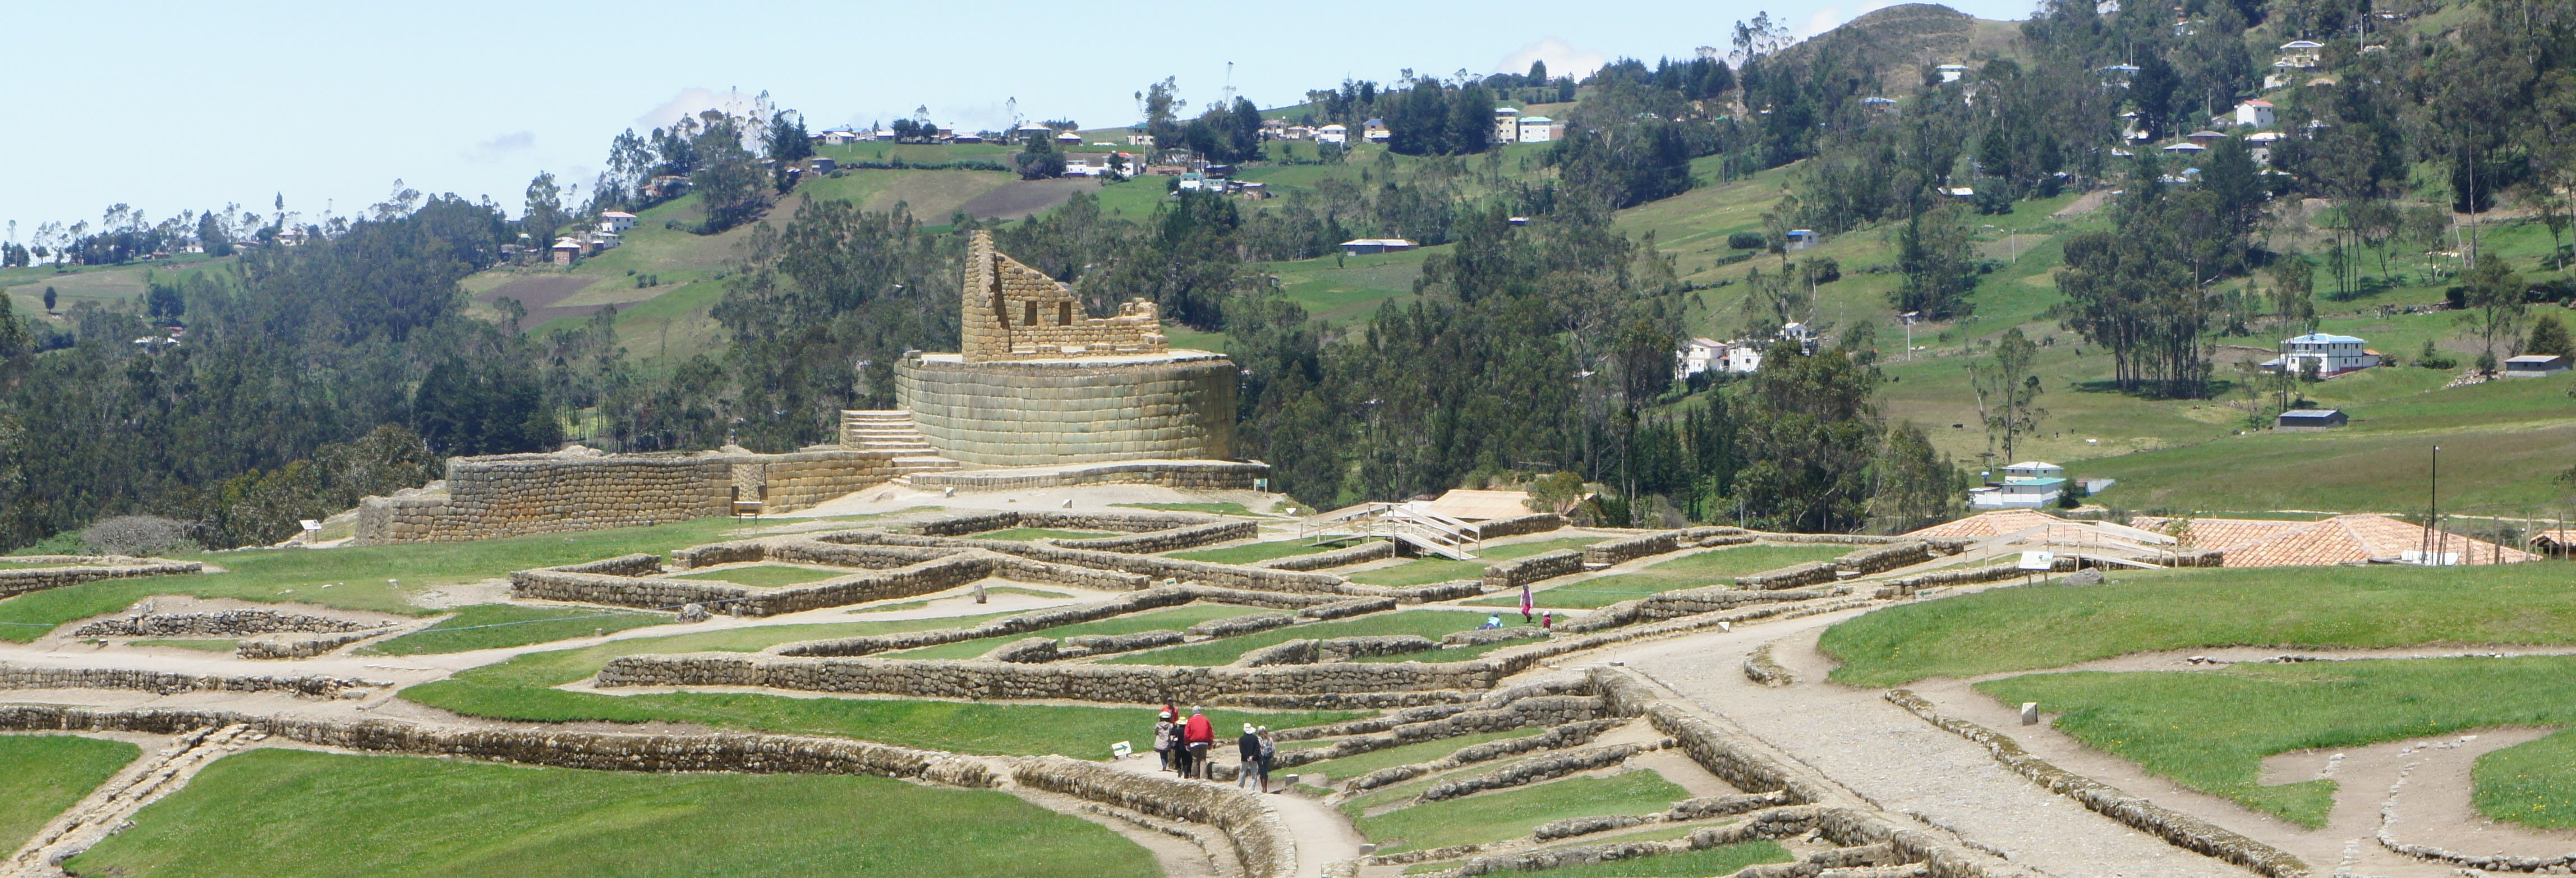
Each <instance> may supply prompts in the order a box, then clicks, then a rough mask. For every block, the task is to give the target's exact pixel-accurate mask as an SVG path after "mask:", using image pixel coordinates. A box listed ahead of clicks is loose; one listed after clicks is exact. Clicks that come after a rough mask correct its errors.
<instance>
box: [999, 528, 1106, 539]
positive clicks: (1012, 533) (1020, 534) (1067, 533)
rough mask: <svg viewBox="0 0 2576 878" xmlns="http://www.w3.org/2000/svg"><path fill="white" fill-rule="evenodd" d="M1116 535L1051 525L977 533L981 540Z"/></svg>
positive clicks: (1079, 537)
mask: <svg viewBox="0 0 2576 878" xmlns="http://www.w3.org/2000/svg"><path fill="white" fill-rule="evenodd" d="M1106 536H1116V534H1112V533H1110V532H1108V531H1105V530H1057V529H1055V528H1051V527H1010V528H1003V529H1001V530H995V531H985V532H983V533H979V534H976V535H975V538H976V539H979V540H1049V539H1052V540H1088V539H1095V538H1098V537H1106Z"/></svg>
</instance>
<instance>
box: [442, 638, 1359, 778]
mask: <svg viewBox="0 0 2576 878" xmlns="http://www.w3.org/2000/svg"><path fill="white" fill-rule="evenodd" d="M1000 616H1001V614H996V615H988V616H974V617H966V618H957V617H947V618H936V619H896V620H888V621H883V622H840V623H834V624H829V625H776V626H763V627H755V628H737V629H733V630H729V631H710V632H706V633H702V634H683V635H678V636H673V637H655V638H639V639H635V640H621V641H615V642H611V643H603V644H599V645H597V646H591V647H585V648H581V649H569V650H557V651H550V652H538V653H530V654H527V655H522V656H519V657H517V658H513V659H511V660H509V661H506V662H500V663H497V664H490V665H485V666H483V667H479V668H475V669H472V670H469V671H465V672H464V673H460V674H457V675H456V676H454V677H452V678H449V679H446V680H439V681H436V682H431V683H424V684H421V685H418V686H413V687H411V688H409V689H405V690H403V691H402V697H404V698H408V699H411V700H412V701H415V702H418V703H421V704H425V705H429V706H431V707H436V708H441V709H444V710H453V711H456V712H458V713H464V714H470V715H474V716H487V717H493V718H495V719H518V720H531V721H536V722H578V721H604V722H625V723H641V722H652V721H656V720H666V721H670V722H684V723H699V724H703V725H708V726H713V727H716V728H723V729H736V730H742V731H761V732H785V733H790V734H817V735H839V736H844V737H853V738H865V739H867V740H871V741H882V742H885V743H889V744H903V745H906V746H913V747H935V748H938V749H942V750H950V751H955V752H962V753H989V754H1000V755H1022V756H1033V755H1042V754H1047V753H1061V754H1064V755H1067V756H1077V757H1081V758H1085V759H1102V758H1107V756H1108V753H1109V745H1110V744H1112V743H1115V742H1118V741H1141V742H1146V743H1144V744H1142V745H1140V746H1139V749H1150V747H1151V742H1152V740H1153V732H1154V718H1153V715H1152V714H1151V713H1149V712H1146V711H1143V710H1138V709H1122V708H1108V707H1060V706H1051V705H1031V704H970V703H965V702H953V701H898V700H890V699H868V698H792V697H788V696H783V695H760V694H751V693H733V692H678V693H669V694H660V695H601V694H597V693H591V692H566V691H563V690H560V689H555V688H552V687H555V686H560V685H563V684H565V683H570V682H574V681H576V680H580V679H582V678H584V677H588V676H590V675H592V674H594V673H597V672H598V671H599V669H600V668H601V667H603V666H605V665H607V664H608V660H609V659H612V658H615V657H617V656H621V655H640V654H646V653H680V652H707V651H728V652H752V651H756V650H760V649H763V648H766V647H769V646H772V645H776V644H780V643H789V642H793V641H798V640H815V639H820V638H828V637H855V636H859V635H863V634H885V633H891V632H896V631H919V630H923V629H929V628H951V627H958V626H969V625H975V624H979V623H982V622H985V621H988V620H991V619H996V618H1000ZM1182 706H1183V707H1187V706H1188V705H1182ZM1364 715H1366V714H1363V713H1353V712H1337V711H1314V712H1303V713H1260V712H1253V711H1236V710H1216V711H1210V712H1209V713H1208V718H1209V719H1211V720H1214V721H1215V722H1216V723H1217V725H1218V727H1220V728H1226V727H1231V726H1239V725H1241V724H1243V723H1245V722H1255V723H1259V724H1261V725H1266V726H1270V727H1272V728H1280V729H1284V728H1292V727H1296V726H1309V725H1316V724H1319V723H1328V722H1339V721H1341V720H1346V719H1355V718H1358V717H1360V716H1364Z"/></svg>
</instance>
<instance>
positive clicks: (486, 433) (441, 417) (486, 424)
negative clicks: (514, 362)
mask: <svg viewBox="0 0 2576 878" xmlns="http://www.w3.org/2000/svg"><path fill="white" fill-rule="evenodd" d="M412 412H413V415H412V417H413V419H414V423H415V425H416V426H417V429H418V430H419V431H420V436H421V438H422V439H423V440H425V441H427V442H428V443H429V447H430V448H431V449H432V450H435V451H437V452H438V453H440V454H449V455H475V454H509V453H512V452H523V451H550V450H553V448H554V446H555V445H556V444H557V443H560V442H562V441H563V426H562V424H561V423H560V422H559V421H557V420H556V418H555V411H554V408H553V407H552V406H550V405H548V404H547V402H546V399H545V393H544V390H543V389H542V388H540V387H539V386H538V385H537V382H536V381H535V380H534V379H533V378H531V377H529V376H528V375H527V374H525V373H523V372H520V371H517V370H513V369H509V368H507V367H506V366H504V365H502V364H499V363H484V364H481V365H474V364H468V363H466V362H465V361H463V360H448V361H446V362H443V363H440V364H438V365H437V366H435V367H432V368H431V369H430V370H429V374H428V376H427V377H425V378H423V379H421V382H420V389H419V390H417V391H414V393H413V395H412Z"/></svg>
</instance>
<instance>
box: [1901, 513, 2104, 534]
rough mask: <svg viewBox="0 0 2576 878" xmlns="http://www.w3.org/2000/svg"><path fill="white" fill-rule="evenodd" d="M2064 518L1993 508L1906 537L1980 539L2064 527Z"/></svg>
mask: <svg viewBox="0 0 2576 878" xmlns="http://www.w3.org/2000/svg"><path fill="white" fill-rule="evenodd" d="M2065 523H2066V519H2063V518H2059V517H2057V516H2054V515H2050V514H2048V513H2045V512H2036V511H2033V510H2029V509H1997V510H1995V511H1993V512H1981V513H1978V514H1976V515H1971V516H1968V517H1966V518H1962V519H1959V520H1957V521H1951V522H1944V523H1941V524H1936V525H1933V526H1931V527H1927V528H1924V529H1922V530H1918V531H1914V532H1912V533H1908V534H1906V536H1909V537H1936V538H1940V537H1946V538H1950V539H1968V540H1974V539H1984V538H1986V537H1992V536H2001V535H2003V534H2008V533H2015V532H2019V531H2025V530H2029V529H2031V528H2034V527H2047V526H2050V525H2059V524H2065Z"/></svg>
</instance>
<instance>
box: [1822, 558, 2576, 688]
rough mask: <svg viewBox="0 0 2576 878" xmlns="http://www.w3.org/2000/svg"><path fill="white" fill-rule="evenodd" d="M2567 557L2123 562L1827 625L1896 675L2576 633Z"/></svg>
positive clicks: (1885, 680) (1849, 647) (1860, 669)
mask: <svg viewBox="0 0 2576 878" xmlns="http://www.w3.org/2000/svg"><path fill="white" fill-rule="evenodd" d="M2567 569H2568V568H2567V567H2565V566H2564V565H2559V564H2549V563H2534V564H2508V565H2502V566H2483V567H2448V568H2421V567H2399V566H2376V567H2296V568H2255V569H2246V568H2238V569H2214V570H2178V571H2174V572H2171V573H2160V574H2149V573H2120V574H2115V576H2116V577H2117V578H2118V579H2119V581H2118V582H2117V584H2114V585H2109V586H2099V587H2062V586H2034V587H2022V588H2002V589H1995V590H1991V591H1986V592H1980V593H1977V594H1972V595H1960V596H1957V597H1950V598H1944V599H1942V600H1938V601H1926V602H1923V603H1915V604H1903V605H1898V606H1893V607H1889V608H1886V609H1883V610H1879V611H1877V612H1874V613H1870V614H1868V615H1865V616H1862V617H1860V618H1857V619H1853V620H1851V621H1849V622H1844V623H1842V624H1839V625H1835V626H1834V627H1832V628H1830V629H1827V630H1826V631H1825V633H1824V636H1823V638H1822V639H1821V640H1820V641H1819V642H1818V644H1817V645H1818V647H1819V648H1821V649H1823V650H1824V651H1825V652H1826V654H1828V655H1831V656H1833V657H1834V658H1836V659H1838V660H1840V661H1841V662H1842V663H1843V665H1842V667H1839V668H1836V669H1834V672H1833V677H1834V679H1835V680H1837V681H1840V682H1843V683H1846V684H1850V685H1854V686H1898V685H1903V684H1905V683H1908V682H1912V681H1914V680H1919V679H1922V678H1925V677H1970V676H1976V675H1980V674H1992V673H1999V672H2007V671H2024V670H2036V669H2040V668H2054V667H2062V666H2065V665H2071V664H2076V663H2079V662H2085V661H2091V660H2094V659H2101V658H2110V657H2112V656H2118V655H2126V654H2128V653H2133V652H2150V651H2157V650H2168V649H2191V648H2197V647H2210V646H2280V647H2298V648H2321V647H2355V648H2363V647H2390V646H2411V645H2416V644H2555V643H2576V589H2570V588H2568V586H2567Z"/></svg>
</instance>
